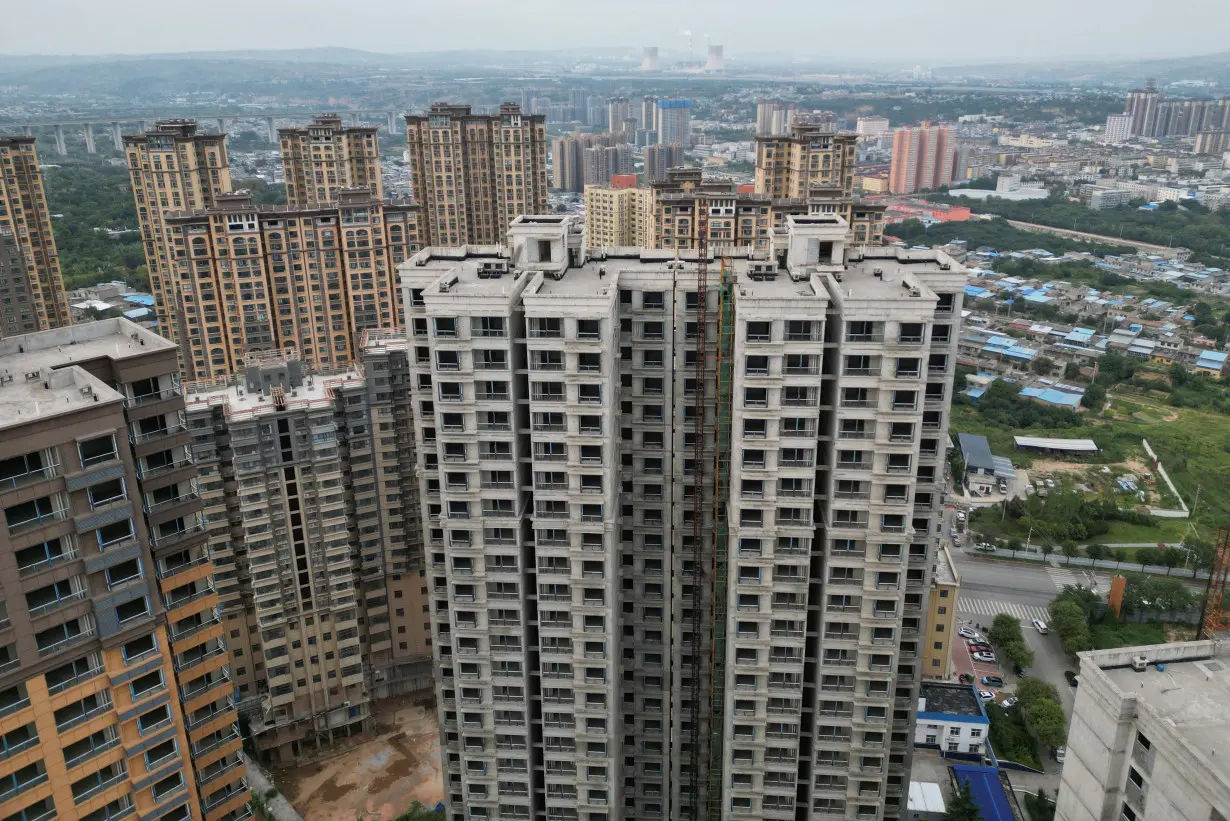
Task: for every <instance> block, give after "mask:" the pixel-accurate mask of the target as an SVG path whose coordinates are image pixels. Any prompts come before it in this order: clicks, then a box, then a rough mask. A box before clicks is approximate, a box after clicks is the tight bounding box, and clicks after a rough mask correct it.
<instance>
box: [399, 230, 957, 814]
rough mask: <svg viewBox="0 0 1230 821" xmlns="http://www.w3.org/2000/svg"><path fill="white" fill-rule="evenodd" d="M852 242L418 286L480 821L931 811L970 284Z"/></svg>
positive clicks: (464, 779)
mask: <svg viewBox="0 0 1230 821" xmlns="http://www.w3.org/2000/svg"><path fill="white" fill-rule="evenodd" d="M847 233H848V226H846V225H845V223H844V220H842V219H841V217H839V216H836V215H831V214H830V215H814V216H798V217H794V216H792V217H790V218H789V219H788V221H787V224H786V225H785V226H783V228H782V229H780V230H777V231H775V232H774V235H773V243H772V247H771V249H770V250H769V252H768V256H769V261H765V260H764V259H763V255H760V256H751V255H742V256H732V257H730V258H728V259H726V260H725V264H724V265H723V266H721V268H720V270H719V266H718V265H717V263H716V261H711V260H707V262H708V273H707V274H706V278H705V283H706V284H705V286H704V288H703V290H700V279H701V271H700V266H699V259H698V258H697V256H696V254H695V252H691V253H686V252H685V253H683V254H679V255H678V256H676V255H673V254H670V253H660V254H657V255H655V254H653V253H652V252H647V251H645V250H643V249H639V248H632V249H622V250H620V251H615V250H613V249H606V252H605V253H604V254H603V255H602V256H600V257H597V258H593V259H590V258H588V257H587V254H586V249H585V247H584V242H583V234H582V232H581V230H580V226H579V224H577V223H576V222H575V219H574V218H572V217H565V216H554V215H553V216H526V217H522V218H521V219H519V220H517V221H516V222H515V223H514V224H513V226H512V228H511V229H510V232H509V238H510V244H509V245H508V246H507V247H505V248H491V247H483V248H478V247H469V248H467V249H465V251H464V252H460V253H459V252H457V251H454V250H441V251H436V250H433V249H428V250H425V251H423V252H421V253H420V254H419V255H418V256H416V257H415V258H414V259H413V260H411V261H409V262H407V263H406V264H405V265H403V266H402V268H401V271H400V273H401V281H402V285H403V287H404V288H405V289H406V297H405V300H404V301H405V304H406V305H407V309H408V315H407V326H408V327H409V329H410V333H411V334H412V337H411V343H410V344H411V345H414V346H420V347H423V348H425V349H426V350H425V351H424V352H423V354H424V355H422V356H419V355H416V356H415V357H414V358H413V360H412V362H411V366H410V367H411V372H410V376H411V380H412V383H413V384H417V385H423V386H430V387H429V389H426V390H424V391H423V392H421V393H419V394H418V395H417V396H414V397H412V402H413V406H412V414H411V416H412V417H413V418H414V420H415V425H416V445H415V453H416V458H417V462H418V475H419V476H420V481H419V487H420V493H421V494H422V497H423V500H424V510H425V513H426V515H425V516H424V519H423V527H424V540H425V543H426V544H427V551H428V554H429V567H428V570H427V576H428V587H429V588H430V589H431V590H432V591H433V592H432V602H431V605H430V613H431V620H432V631H433V636H432V639H433V641H432V651H433V653H434V656H435V661H436V664H437V665H438V667H437V676H436V681H437V695H438V699H439V715H440V725H441V728H440V729H441V741H442V745H443V754H442V756H441V760H442V767H443V770H444V772H443V777H444V784H445V790H446V800H447V801H448V803H449V805H450V811H451V812H452V813H454V814H455V815H458V816H460V817H465V818H474V817H484V816H486V817H493V818H494V817H500V818H521V817H528V818H533V817H536V816H543V817H547V818H553V817H554V818H578V819H593V818H598V817H606V818H608V819H637V821H640V820H641V819H689V820H690V819H702V818H709V817H721V818H734V817H737V816H740V815H742V816H746V817H749V818H765V819H778V818H782V819H794V818H796V817H797V813H798V812H800V811H803V810H805V814H808V815H809V817H813V816H812V815H811V814H813V813H817V814H818V813H823V814H824V815H825V816H826V817H834V818H844V819H855V818H860V817H861V818H876V819H889V820H890V821H896V819H904V818H905V817H906V802H907V799H908V792H909V791H908V786H909V783H908V773H909V767H910V754H911V749H912V739H913V730H914V722H915V704H916V703H917V697H918V690H919V683H920V678H921V673H922V671H921V667H920V661H919V660H920V659H921V658H922V652H921V649H922V648H921V644H922V643H923V642H925V641H927V640H928V639H927V637H926V636H925V635H923V628H924V622H925V616H926V613H927V598H928V591H929V588H930V576H931V567H932V564H933V563H934V560H935V555H936V549H937V540H938V535H937V534H938V524H939V521H940V511H941V504H940V502H941V497H942V489H943V477H944V465H945V462H946V460H945V453H946V450H947V447H948V435H947V428H948V412H949V403H950V401H951V395H950V389H951V379H952V373H953V368H954V367H955V364H956V361H955V360H956V340H957V338H958V336H959V330H960V315H961V301H962V298H963V294H964V286H965V272H964V269H963V268H962V267H961V266H960V265H958V264H955V263H954V262H953V261H952V260H951V259H949V258H948V257H947V256H945V255H944V254H942V253H938V252H937V253H933V252H922V253H919V252H911V253H909V254H906V253H903V252H901V251H900V250H898V249H896V248H877V249H868V250H867V252H866V254H865V255H860V254H859V253H856V252H853V251H851V250H850V249H849V248H848V247H847V246H846V236H847ZM702 306H703V311H702V310H701V309H702ZM518 363H520V364H518Z"/></svg>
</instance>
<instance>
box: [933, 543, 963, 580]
mask: <svg viewBox="0 0 1230 821" xmlns="http://www.w3.org/2000/svg"><path fill="white" fill-rule="evenodd" d="M932 578H933V579H934V580H935V583H936V584H957V583H958V582H960V581H961V577H960V575H959V574H958V573H957V568H956V565H954V564H953V561H952V554H951V553H949V552H948V545H947V544H946V543H944V542H941V543H940V546H939V549H938V550H937V551H936V555H935V572H934V573H933V574H932Z"/></svg>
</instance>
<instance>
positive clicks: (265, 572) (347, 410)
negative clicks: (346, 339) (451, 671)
mask: <svg viewBox="0 0 1230 821" xmlns="http://www.w3.org/2000/svg"><path fill="white" fill-rule="evenodd" d="M363 345H364V347H363V350H364V352H365V353H364V355H363V356H362V357H361V360H362V361H361V363H358V364H357V365H356V367H355V368H354V369H349V368H346V369H339V368H333V369H324V368H320V367H317V368H315V369H309V368H308V367H307V365H306V363H303V362H301V361H299V360H298V359H296V358H295V357H294V356H293V354H287V353H282V352H277V351H273V352H269V353H266V354H261V355H251V356H250V357H249V360H248V362H247V363H246V367H245V368H244V370H243V372H242V373H241V374H238V375H237V376H236V377H235V378H233V379H230V380H224V381H223V380H215V381H211V382H204V383H193V384H189V385H187V386H186V388H187V394H188V404H187V408H188V410H187V423H188V427H189V431H190V432H191V433H192V434H193V445H192V449H193V456H194V459H195V460H196V463H197V465H198V467H199V470H200V473H201V482H202V485H201V492H202V497H203V498H204V499H205V519H206V522H207V526H208V531H209V532H208V538H209V547H210V552H211V554H212V555H213V556H214V560H215V562H216V563H217V568H218V580H217V586H218V592H219V595H220V597H221V603H220V610H221V615H222V619H223V623H224V624H225V627H226V630H227V632H228V635H229V637H230V639H229V641H230V643H231V646H232V648H233V652H234V653H235V655H236V658H235V660H234V670H233V673H234V677H235V685H236V692H237V694H238V697H239V700H240V705H241V709H242V710H243V712H244V713H245V714H246V715H248V717H249V726H250V728H251V732H252V737H253V741H254V743H255V745H256V748H257V750H258V751H259V753H260V755H261V757H262V758H263V759H265V760H269V761H276V762H287V761H294V760H295V758H296V757H298V756H299V755H302V754H306V753H308V752H310V751H314V750H317V749H319V748H320V747H322V746H323V745H326V744H329V743H330V742H332V741H335V740H337V739H339V738H344V737H346V736H349V735H351V734H353V733H355V732H361V731H364V730H368V729H371V707H372V701H373V700H374V699H377V698H382V697H386V696H390V695H396V694H399V693H403V692H409V691H413V690H421V689H424V688H426V687H429V686H430V651H429V650H428V649H427V645H426V640H427V636H428V629H427V624H426V617H425V616H424V614H423V607H424V605H425V604H426V598H425V596H424V595H423V590H424V588H423V578H422V577H421V573H422V566H423V562H422V551H421V543H420V534H421V531H419V530H418V528H417V522H418V509H417V506H416V505H415V498H416V497H415V496H414V495H413V494H412V493H409V492H407V491H406V490H405V489H406V488H411V489H412V488H413V485H414V474H413V468H414V451H413V447H412V444H413V439H412V435H411V433H410V423H409V420H408V418H407V417H406V412H407V409H408V407H409V398H408V370H407V364H406V342H405V339H404V337H400V335H398V338H394V339H387V338H385V337H383V336H381V335H380V334H371V335H368V336H366V337H365V338H364V339H363Z"/></svg>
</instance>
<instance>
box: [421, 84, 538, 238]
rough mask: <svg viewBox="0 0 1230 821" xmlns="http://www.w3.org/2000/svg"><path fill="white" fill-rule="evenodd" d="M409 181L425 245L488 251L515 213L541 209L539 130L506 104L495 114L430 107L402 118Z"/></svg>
mask: <svg viewBox="0 0 1230 821" xmlns="http://www.w3.org/2000/svg"><path fill="white" fill-rule="evenodd" d="M406 144H407V147H408V151H409V157H410V182H411V186H412V188H413V192H414V199H415V201H416V202H417V203H418V204H419V205H420V206H421V207H422V221H421V228H420V235H421V237H422V242H423V244H425V245H466V244H473V243H477V244H481V245H495V244H498V243H500V242H502V241H503V237H504V234H505V232H507V231H508V226H509V225H510V224H511V223H512V221H513V220H514V219H516V218H517V217H518V216H519V215H521V214H541V213H545V212H546V211H547V210H548V209H547V126H546V119H545V118H544V117H543V116H541V115H530V114H525V113H523V112H522V110H521V107H520V106H518V105H516V104H514V103H505V104H503V105H501V106H500V111H499V113H498V114H494V115H487V114H473V113H471V111H470V107H469V106H465V105H449V104H447V103H436V104H434V105H432V107H431V109H430V110H429V111H428V112H427V113H426V114H423V115H407V117H406Z"/></svg>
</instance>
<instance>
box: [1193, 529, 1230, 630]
mask: <svg viewBox="0 0 1230 821" xmlns="http://www.w3.org/2000/svg"><path fill="white" fill-rule="evenodd" d="M1210 571H1211V572H1210V573H1209V584H1208V587H1207V588H1206V590H1205V596H1204V612H1203V613H1201V614H1200V631H1199V633H1197V635H1196V638H1199V639H1215V638H1217V634H1218V633H1221V632H1224V631H1225V630H1227V629H1230V617H1228V616H1227V615H1226V612H1225V610H1224V609H1223V607H1224V605H1225V595H1226V574H1227V573H1228V572H1230V525H1222V526H1221V530H1219V531H1218V532H1217V548H1216V549H1215V550H1214V551H1213V566H1212V567H1211V568H1210Z"/></svg>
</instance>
